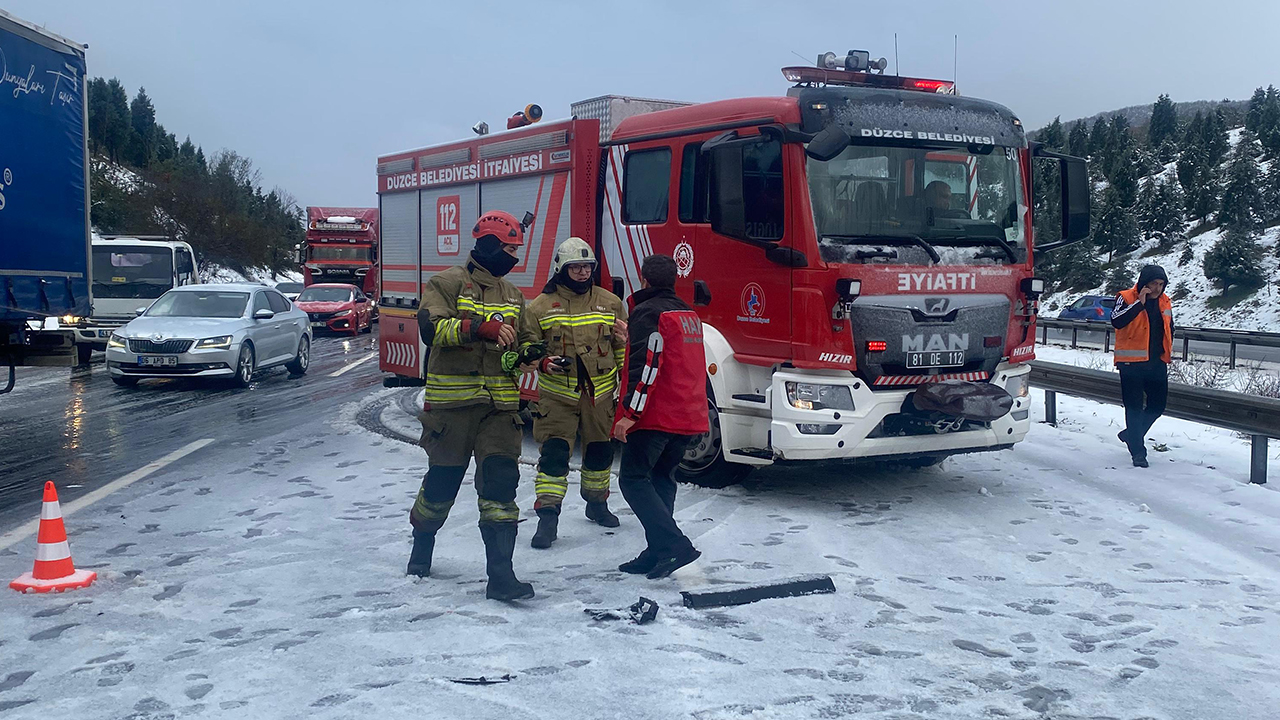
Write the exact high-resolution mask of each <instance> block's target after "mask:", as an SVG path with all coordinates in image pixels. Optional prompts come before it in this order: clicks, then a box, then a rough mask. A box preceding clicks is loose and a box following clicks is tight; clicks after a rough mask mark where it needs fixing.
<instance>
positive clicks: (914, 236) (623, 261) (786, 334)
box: [383, 53, 1089, 485]
mask: <svg viewBox="0 0 1280 720" xmlns="http://www.w3.org/2000/svg"><path fill="white" fill-rule="evenodd" d="M863 55H865V53H864V54H863ZM832 57H834V56H832ZM822 60H823V58H820V63H821V62H822ZM842 60H843V61H844V62H843V64H844V69H840V68H837V67H833V63H831V62H830V61H827V63H826V66H825V67H823V66H819V67H813V68H785V69H784V71H783V72H784V76H785V77H786V78H787V79H788V80H789V81H791V82H793V83H795V85H794V87H792V88H791V89H790V91H789V92H788V93H787V95H786V96H784V97H766V98H743V99H732V100H721V101H715V102H707V103H701V104H696V105H689V106H684V107H674V108H671V109H665V110H660V111H656V112H649V113H641V114H635V115H633V116H631V117H628V118H626V119H623V120H621V122H617V123H616V129H612V128H611V125H613V121H612V119H611V118H609V117H605V118H602V120H603V122H602V123H601V129H600V133H601V140H600V143H599V148H598V150H597V149H595V148H593V147H591V145H593V144H594V143H586V142H585V139H584V138H583V136H584V135H586V134H587V133H590V132H592V131H593V130H594V129H595V128H594V121H593V120H589V119H584V117H583V114H579V113H578V112H575V115H577V119H575V120H573V121H570V123H569V124H568V126H567V127H566V128H565V130H566V131H567V133H568V137H573V138H576V139H577V144H576V145H575V149H574V153H573V162H572V163H570V164H571V165H572V167H573V172H572V173H566V175H567V177H566V180H567V181H569V183H570V189H571V191H570V192H568V193H566V195H565V197H566V200H565V202H566V203H568V202H570V199H571V204H570V205H569V206H568V207H567V208H565V210H566V211H567V215H568V217H569V218H570V219H571V221H572V224H573V225H574V228H573V231H574V234H581V233H583V232H586V233H591V234H590V235H582V236H583V237H589V238H592V239H594V241H595V242H596V243H597V246H598V249H599V255H600V256H601V257H602V258H603V262H602V264H601V272H602V275H601V278H600V283H601V284H602V285H604V286H605V287H612V288H616V289H617V291H618V292H620V293H621V294H622V295H623V297H626V296H627V295H629V294H630V293H632V292H633V291H635V290H636V289H638V288H639V286H640V277H639V267H640V263H641V262H642V261H643V259H644V258H645V256H647V255H649V254H652V253H663V254H667V255H670V256H672V257H673V258H675V260H676V264H677V268H678V274H679V279H678V283H677V292H678V293H679V294H680V295H681V296H682V297H684V298H685V299H686V300H687V301H688V302H689V303H690V304H691V305H692V306H693V307H694V308H695V310H697V312H698V313H699V315H700V316H701V318H702V320H703V323H704V333H705V338H706V354H707V404H708V413H709V414H710V416H711V432H710V433H709V434H708V435H707V436H705V437H703V438H701V439H700V441H699V442H698V443H696V444H695V446H694V447H693V448H692V449H691V450H690V452H689V454H688V455H687V456H686V461H685V464H684V466H683V468H682V472H683V473H684V474H685V476H686V478H687V479H689V480H691V481H694V482H698V483H700V484H706V485H723V484H727V483H729V482H733V481H735V480H737V479H738V478H740V477H741V476H742V475H743V474H745V473H746V472H747V471H748V470H749V469H750V468H751V467H754V466H760V465H767V464H770V463H774V462H778V461H804V460H845V459H856V458H883V459H901V460H905V461H907V462H912V463H918V464H928V463H932V462H935V461H937V460H940V459H941V458H943V457H946V456H947V455H951V454H955V453H964V452H974V451H983V450H995V449H1001V448H1005V447H1009V446H1012V445H1013V444H1014V443H1016V442H1018V441H1020V440H1021V439H1022V438H1023V437H1025V435H1026V433H1027V431H1028V430H1029V428H1030V419H1029V399H1028V396H1027V388H1028V384H1027V376H1028V373H1029V367H1028V366H1027V365H1026V364H1025V363H1026V361H1028V360H1030V359H1032V358H1033V357H1034V322H1035V306H1036V302H1037V299H1038V297H1039V294H1040V292H1042V291H1043V281H1041V280H1040V279H1038V278H1035V277H1034V276H1033V265H1032V262H1033V241H1032V227H1033V223H1032V209H1031V207H1030V205H1031V203H1030V200H1029V198H1030V196H1031V174H1032V172H1033V165H1034V163H1033V156H1034V155H1036V154H1037V151H1036V149H1035V148H1034V147H1033V145H1032V144H1030V143H1028V141H1027V139H1026V137H1025V135H1024V132H1023V128H1022V124H1021V122H1020V121H1019V120H1018V118H1017V117H1016V116H1014V115H1013V113H1011V112H1010V111H1009V110H1008V109H1006V108H1004V107H1003V106H1000V105H997V104H995V103H991V102H987V101H983V100H977V99H971V98H964V97H960V96H958V95H956V94H955V90H954V86H953V85H952V84H951V83H948V82H944V81H936V80H923V79H916V78H904V77H898V76H889V75H884V74H882V73H879V74H878V73H876V72H874V69H873V67H874V65H873V67H868V65H867V63H866V58H865V57H862V58H858V57H855V56H854V54H852V53H851V54H850V56H848V57H846V58H843V59H842ZM859 62H861V64H860V65H859ZM576 107H577V106H575V108H576ZM587 117H590V115H589V114H587ZM525 130H526V131H527V130H528V128H526V129H525ZM592 139H593V140H594V138H592ZM1039 154H1041V155H1044V156H1047V157H1051V158H1052V159H1055V160H1057V161H1058V162H1059V163H1060V166H1061V171H1060V172H1061V179H1060V182H1061V186H1062V199H1061V203H1062V208H1063V227H1064V233H1063V239H1062V241H1061V242H1069V241H1071V240H1075V239H1079V238H1081V237H1083V236H1084V235H1085V234H1087V231H1088V212H1089V209H1088V186H1087V176H1086V174H1085V170H1084V163H1083V161H1081V160H1079V159H1076V158H1067V157H1064V156H1058V155H1052V154H1050V153H1039ZM563 157H564V158H565V161H566V163H569V155H568V153H567V151H566V154H565V155H564V156H563ZM597 158H598V160H597ZM579 162H582V163H583V164H582V165H581V166H579V164H578V163H579ZM423 177H426V176H425V175H424V176H423ZM482 187H483V186H482ZM383 202H384V212H383V216H384V218H386V217H387V214H386V208H385V204H386V197H385V196H384V199H383ZM479 205H484V207H486V208H487V207H488V205H485V203H484V201H483V199H481V202H480V203H479ZM422 207H423V210H422V215H423V216H424V217H430V215H429V214H428V211H427V205H426V204H423V205H422ZM415 209H416V206H415ZM430 209H433V210H434V209H435V203H431V208H430ZM502 209H507V210H511V208H505V207H504V208H502ZM517 215H519V213H517ZM424 227H425V225H424ZM388 234H389V233H388ZM536 244H537V243H536V242H535V245H536ZM427 245H428V242H427V241H426V240H424V241H423V243H422V247H423V248H426V247H427ZM550 249H551V248H550V246H548V247H543V248H541V249H540V250H538V249H531V250H529V252H530V253H531V254H532V253H535V252H537V253H543V252H549V251H550ZM424 270H425V268H424ZM536 280H537V281H542V280H544V278H542V277H539V278H537V279H536ZM521 284H522V285H523V286H525V287H529V288H530V289H531V290H533V291H534V292H536V288H537V287H539V285H538V283H537V282H534V283H530V284H525V283H521ZM385 286H386V284H385V283H384V287H385ZM527 292H528V291H527ZM531 296H532V295H531ZM940 381H952V382H950V383H949V384H948V385H947V386H946V387H948V388H949V387H951V386H955V387H957V388H958V389H959V391H960V392H964V391H965V390H964V387H965V386H967V385H982V386H983V388H982V389H983V390H987V391H989V389H990V387H991V386H994V387H997V388H1001V389H1003V390H1004V391H1006V392H1007V393H1008V395H1009V396H1011V399H1012V405H1011V407H1010V408H1009V410H1008V412H1006V413H1005V414H1004V415H1003V416H1000V417H996V418H992V419H983V418H970V417H964V416H955V415H945V414H939V413H938V412H936V411H923V410H920V409H919V408H918V407H917V405H916V404H915V403H913V399H912V394H913V392H915V391H916V390H917V389H918V388H920V387H922V386H925V385H927V384H931V383H937V382H940ZM939 387H943V386H939Z"/></svg>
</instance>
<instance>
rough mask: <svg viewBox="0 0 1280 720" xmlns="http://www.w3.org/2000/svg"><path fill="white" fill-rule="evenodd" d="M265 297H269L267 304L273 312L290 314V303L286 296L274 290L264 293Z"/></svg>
mask: <svg viewBox="0 0 1280 720" xmlns="http://www.w3.org/2000/svg"><path fill="white" fill-rule="evenodd" d="M263 295H266V296H267V304H269V305H270V306H271V312H275V313H283V312H289V301H288V300H286V299H285V298H284V296H283V295H281V294H280V293H278V292H276V291H274V290H268V291H266V292H265V293H263Z"/></svg>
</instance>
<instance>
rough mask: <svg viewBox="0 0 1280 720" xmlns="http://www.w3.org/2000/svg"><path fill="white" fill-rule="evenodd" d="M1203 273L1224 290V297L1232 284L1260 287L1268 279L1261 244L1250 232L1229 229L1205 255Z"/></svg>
mask: <svg viewBox="0 0 1280 720" xmlns="http://www.w3.org/2000/svg"><path fill="white" fill-rule="evenodd" d="M1204 276H1205V277H1206V278H1208V279H1210V280H1212V281H1213V282H1214V284H1216V285H1217V286H1218V287H1219V288H1221V289H1222V294H1223V296H1225V295H1226V294H1227V291H1228V290H1230V289H1231V288H1232V287H1233V286H1239V287H1245V288H1255V287H1260V286H1261V285H1262V283H1263V281H1264V280H1265V276H1264V275H1263V272H1262V247H1261V246H1260V245H1258V241H1257V240H1255V239H1254V237H1253V235H1252V234H1250V233H1248V232H1241V231H1238V230H1234V229H1230V230H1227V231H1226V232H1224V233H1223V235H1222V238H1221V239H1220V240H1218V242H1216V243H1214V245H1213V247H1212V248H1210V249H1209V251H1208V252H1206V253H1205V254H1204Z"/></svg>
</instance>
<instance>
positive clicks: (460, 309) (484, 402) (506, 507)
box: [407, 211, 542, 600]
mask: <svg viewBox="0 0 1280 720" xmlns="http://www.w3.org/2000/svg"><path fill="white" fill-rule="evenodd" d="M471 235H472V237H474V238H475V240H476V244H475V249H474V250H472V251H471V254H470V256H469V257H468V259H467V263H466V265H465V266H461V267H453V268H449V269H448V270H445V271H444V272H441V273H439V274H438V275H435V276H433V277H432V278H431V279H430V280H428V281H427V283H426V285H425V286H424V288H423V292H422V304H421V307H420V309H419V310H418V330H419V334H420V336H421V338H422V342H423V343H424V344H426V345H427V346H428V347H430V348H431V356H430V358H429V360H428V361H427V379H426V387H425V402H424V409H423V413H422V415H421V416H419V419H420V421H421V422H422V438H421V441H420V444H421V445H422V447H423V448H425V449H426V451H427V456H428V457H429V458H430V467H429V468H428V470H427V474H426V476H425V477H424V478H423V480H422V488H421V489H420V490H419V491H418V496H417V499H416V500H415V501H414V503H413V508H412V509H411V510H410V511H409V522H410V523H411V524H412V526H413V551H412V553H411V554H410V556H409V566H408V570H407V572H408V574H410V575H417V576H419V577H427V576H429V575H430V574H431V561H432V554H433V552H434V549H435V538H436V532H437V531H439V530H440V528H441V526H443V525H444V522H445V520H446V519H447V518H448V517H449V510H450V508H452V507H453V502H454V500H455V499H456V498H457V496H458V489H459V488H460V486H461V485H462V478H463V475H465V474H466V472H467V466H468V465H469V464H470V463H471V458H472V457H473V456H474V457H475V460H476V476H475V486H476V494H477V496H478V498H477V502H478V503H479V506H480V537H481V538H482V539H483V540H484V548H485V559H486V562H485V568H486V572H487V574H488V577H489V583H488V586H487V588H486V590H485V596H486V597H488V598H490V599H494V600H521V599H524V598H531V597H533V586H532V585H530V584H529V583H526V582H520V580H519V579H518V578H516V574H515V571H514V570H513V569H512V565H511V556H512V554H513V552H514V550H515V543H516V532H517V525H516V523H517V522H518V521H519V519H520V510H519V507H517V505H516V502H515V499H516V486H517V484H518V483H519V480H520V470H519V466H518V465H517V462H518V460H519V457H520V445H521V441H522V433H521V427H520V426H521V423H520V419H519V416H518V415H517V414H516V413H517V411H518V410H519V405H520V390H519V387H518V385H517V383H516V376H517V375H518V374H519V372H521V371H524V370H531V369H532V368H533V367H534V365H535V363H536V362H537V361H538V360H541V358H542V353H541V352H540V347H541V346H540V344H539V342H538V341H539V335H538V332H537V326H536V325H532V324H531V323H530V320H529V314H528V312H527V310H526V309H525V300H524V296H523V295H522V294H521V293H520V289H519V288H517V287H516V286H515V285H513V284H511V283H510V282H508V281H506V280H504V279H502V278H503V276H504V275H506V274H507V273H508V272H510V271H511V269H512V268H513V267H515V265H516V263H517V262H518V260H517V257H516V256H517V254H518V251H519V249H520V247H521V246H522V245H523V244H524V227H523V225H521V224H520V223H519V222H518V221H517V220H516V219H515V217H514V216H512V215H511V214H509V213H505V212H501V211H491V212H487V213H485V214H484V215H482V216H481V217H480V219H479V221H477V222H476V224H475V227H474V228H473V229H472V231H471Z"/></svg>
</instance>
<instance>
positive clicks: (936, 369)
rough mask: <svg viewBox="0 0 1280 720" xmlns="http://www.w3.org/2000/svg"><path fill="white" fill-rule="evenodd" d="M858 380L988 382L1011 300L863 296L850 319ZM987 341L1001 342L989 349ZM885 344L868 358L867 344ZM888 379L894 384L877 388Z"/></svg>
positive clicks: (999, 297) (1000, 347)
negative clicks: (939, 378)
mask: <svg viewBox="0 0 1280 720" xmlns="http://www.w3.org/2000/svg"><path fill="white" fill-rule="evenodd" d="M849 320H850V326H851V328H852V330H853V337H854V340H855V343H854V345H855V352H856V353H857V363H858V370H859V374H861V375H863V376H864V378H865V379H866V380H867V381H868V382H869V383H871V385H872V386H873V387H886V386H889V387H892V386H894V385H902V384H916V383H909V382H906V381H905V379H906V378H910V377H913V376H914V377H920V376H934V375H949V376H952V377H964V378H975V379H980V378H987V377H990V375H991V374H992V373H993V372H994V371H995V369H996V366H997V365H999V364H1000V361H1001V359H1002V358H1003V356H1004V338H1005V336H1006V334H1007V333H1008V329H1009V299H1008V298H1006V297H1004V296H1003V295H948V296H945V297H943V296H922V295H881V296H863V297H860V298H858V299H857V301H855V302H854V304H853V312H852V313H850V316H849ZM987 338H999V339H1000V341H999V342H997V343H994V345H993V346H990V347H988V345H987V343H988V341H987ZM871 341H878V342H882V343H884V345H883V347H884V350H882V351H879V352H870V351H868V349H867V343H868V342H871ZM885 377H891V378H893V379H894V382H892V383H890V382H883V383H881V382H878V380H879V379H880V378H885Z"/></svg>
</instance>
